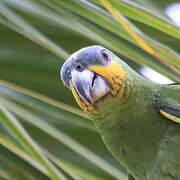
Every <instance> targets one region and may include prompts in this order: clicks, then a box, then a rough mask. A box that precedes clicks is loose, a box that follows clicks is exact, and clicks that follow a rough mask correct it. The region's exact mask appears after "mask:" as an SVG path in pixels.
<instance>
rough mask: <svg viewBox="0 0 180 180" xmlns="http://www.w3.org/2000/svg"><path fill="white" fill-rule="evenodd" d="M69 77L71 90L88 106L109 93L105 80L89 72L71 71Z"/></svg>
mask: <svg viewBox="0 0 180 180" xmlns="http://www.w3.org/2000/svg"><path fill="white" fill-rule="evenodd" d="M71 76H72V79H71V81H72V85H73V88H75V90H76V92H77V94H78V95H79V97H80V99H81V100H83V101H85V102H87V103H88V104H94V102H95V101H97V100H98V99H100V98H101V97H103V96H104V95H106V94H107V93H108V92H109V89H110V88H109V85H108V83H107V82H106V80H105V79H104V78H102V77H101V76H99V75H98V74H96V73H94V72H92V71H90V70H83V71H76V70H73V71H72V72H71Z"/></svg>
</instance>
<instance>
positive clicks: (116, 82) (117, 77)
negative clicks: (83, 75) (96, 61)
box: [89, 60, 125, 95]
mask: <svg viewBox="0 0 180 180" xmlns="http://www.w3.org/2000/svg"><path fill="white" fill-rule="evenodd" d="M89 69H90V70H91V71H93V72H95V73H97V74H99V75H101V76H102V77H103V78H105V79H106V80H107V82H108V83H109V84H110V86H111V93H112V94H113V95H116V94H117V93H120V92H119V91H120V89H121V86H122V85H123V80H124V77H125V73H124V71H123V68H122V67H121V65H120V64H118V63H117V62H116V61H115V60H112V63H111V64H109V65H107V66H100V65H93V66H89Z"/></svg>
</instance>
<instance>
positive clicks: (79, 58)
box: [60, 45, 105, 79]
mask: <svg viewBox="0 0 180 180" xmlns="http://www.w3.org/2000/svg"><path fill="white" fill-rule="evenodd" d="M102 49H105V48H104V47H102V46H99V45H94V46H89V47H85V48H82V49H80V50H79V51H76V52H75V53H73V54H72V55H70V56H69V58H68V59H67V60H66V61H65V63H64V64H63V66H62V68H61V72H60V74H61V78H62V79H66V78H67V77H65V76H66V74H67V71H68V70H69V71H71V70H72V69H73V67H74V63H77V62H80V63H83V64H85V65H94V64H96V63H97V62H96V61H97V58H98V57H97V55H98V52H100V51H101V50H102Z"/></svg>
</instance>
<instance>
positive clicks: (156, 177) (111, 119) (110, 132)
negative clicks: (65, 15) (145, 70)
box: [62, 46, 180, 180]
mask: <svg viewBox="0 0 180 180" xmlns="http://www.w3.org/2000/svg"><path fill="white" fill-rule="evenodd" d="M95 47H96V46H92V47H91V48H90V50H91V52H90V55H89V54H88V53H89V51H90V50H89V49H86V50H83V51H82V52H83V53H79V54H80V55H81V56H82V54H85V55H86V56H87V54H88V55H89V59H90V60H89V61H90V62H91V63H87V64H88V65H89V64H90V65H93V64H92V61H91V59H93V58H94V57H96V56H95V55H94V54H97V53H99V51H100V50H99V49H98V48H97V47H96V48H95ZM98 47H99V46H98ZM93 48H94V49H93ZM101 48H102V47H101ZM97 49H98V50H97ZM93 50H94V51H93ZM93 53H94V54H93ZM92 54H93V55H92ZM80 55H78V56H77V55H76V58H77V59H78V57H79V56H80ZM85 55H84V56H85ZM108 56H110V57H111V59H113V60H115V61H116V62H118V64H119V65H120V66H121V67H122V69H123V71H124V74H125V77H124V79H123V91H122V92H121V93H122V94H120V95H116V96H112V95H110V93H109V94H107V95H106V96H105V97H103V98H102V99H99V100H98V101H97V102H96V103H95V105H94V106H96V107H98V109H99V110H100V111H101V112H102V114H101V116H93V122H94V124H95V126H96V127H97V129H98V131H99V133H100V134H101V136H102V139H103V141H104V143H105V144H106V146H107V148H108V149H109V151H110V152H111V153H112V154H113V155H114V156H115V157H116V159H117V160H119V162H120V163H121V164H122V165H123V166H124V167H125V168H126V169H127V171H128V172H129V174H130V175H131V176H132V177H133V178H134V179H136V180H180V124H178V123H176V122H174V121H172V120H171V119H168V118H167V117H165V116H163V115H162V114H161V113H160V111H161V110H162V111H163V112H166V113H167V114H169V115H170V116H173V117H176V118H177V119H178V120H179V118H180V85H179V84H174V85H160V84H157V83H154V82H151V81H149V80H147V79H145V78H143V77H141V76H140V75H139V74H137V73H136V72H135V71H134V70H132V69H131V68H130V67H129V66H128V65H127V64H126V63H124V62H123V61H122V60H120V59H119V58H118V57H117V56H115V55H114V54H113V53H111V52H110V51H108ZM68 61H70V60H68ZM103 66H104V65H103ZM63 68H64V67H63ZM62 79H63V78H62ZM107 81H108V80H107Z"/></svg>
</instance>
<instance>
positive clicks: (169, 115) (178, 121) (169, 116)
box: [160, 110, 180, 123]
mask: <svg viewBox="0 0 180 180" xmlns="http://www.w3.org/2000/svg"><path fill="white" fill-rule="evenodd" d="M160 113H161V114H162V115H163V116H165V117H166V118H168V119H170V120H172V121H174V122H176V123H180V118H178V117H176V116H173V115H171V114H169V113H167V112H165V111H162V110H160Z"/></svg>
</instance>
